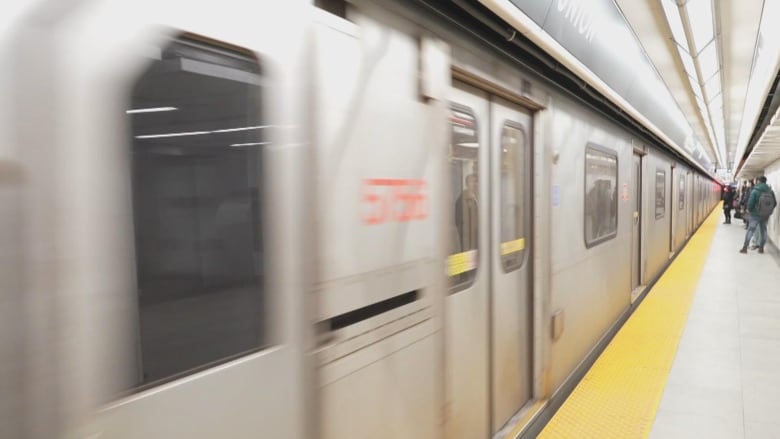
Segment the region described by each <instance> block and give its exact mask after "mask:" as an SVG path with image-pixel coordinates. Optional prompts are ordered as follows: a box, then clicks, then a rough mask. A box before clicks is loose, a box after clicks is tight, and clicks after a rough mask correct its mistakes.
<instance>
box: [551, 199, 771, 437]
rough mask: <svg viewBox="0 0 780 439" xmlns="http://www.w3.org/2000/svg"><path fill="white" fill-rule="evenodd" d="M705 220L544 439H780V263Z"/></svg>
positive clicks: (717, 219)
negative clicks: (745, 248) (744, 248)
mask: <svg viewBox="0 0 780 439" xmlns="http://www.w3.org/2000/svg"><path fill="white" fill-rule="evenodd" d="M722 222H723V214H722V211H721V210H719V209H716V210H714V211H713V213H712V214H711V215H710V216H709V217H708V218H707V220H706V221H705V223H704V224H703V225H702V226H701V227H700V228H699V230H698V231H697V233H696V234H694V236H693V237H692V238H691V240H690V241H689V242H688V244H687V245H686V247H685V248H684V249H683V250H682V251H681V252H680V254H679V255H678V257H677V258H676V259H675V261H674V262H673V263H672V264H671V265H670V267H669V268H668V269H667V271H666V272H665V273H664V274H663V275H662V277H661V278H660V279H659V281H658V282H657V283H656V285H655V286H654V287H653V288H652V290H651V291H650V292H649V294H648V295H647V297H646V298H645V300H644V301H643V302H642V304H641V305H640V306H639V308H638V309H637V310H636V311H635V312H634V314H633V315H632V316H631V317H630V318H629V320H628V321H627V322H626V324H625V325H624V326H623V328H621V330H620V331H619V332H618V334H617V335H616V336H615V338H614V339H613V340H612V342H611V343H610V344H609V346H608V347H607V348H606V349H605V350H604V352H603V353H602V354H601V356H600V357H599V359H598V360H597V361H596V363H595V364H594V365H593V367H592V368H591V369H590V371H589V372H588V373H587V374H586V375H585V377H584V378H583V380H582V381H581V382H580V384H579V385H578V386H577V387H576V388H575V390H574V391H573V392H572V394H571V395H570V396H569V398H568V399H567V400H566V402H565V403H564V404H563V405H562V406H561V408H560V409H559V410H558V412H557V413H556V414H555V416H554V417H553V418H552V419H551V420H550V422H549V423H548V424H547V426H546V427H545V429H544V430H543V431H542V433H541V434H540V436H539V437H541V438H556V439H558V438H578V439H580V438H625V439H630V438H647V437H650V438H652V439H675V438H695V437H702V438H705V437H706V438H708V439H716V438H729V439H740V438H748V439H758V438H780V262H779V261H780V257H779V256H778V255H777V253H776V251H775V250H774V249H772V250H769V247H770V246H767V250H768V251H767V253H765V254H763V255H761V254H758V253H757V252H756V251H750V252H749V253H748V254H747V255H744V254H740V253H739V252H738V250H739V249H740V247H741V246H742V241H743V239H744V236H745V229H744V228H743V227H742V222H741V221H740V220H736V221H734V223H733V224H731V225H726V224H722Z"/></svg>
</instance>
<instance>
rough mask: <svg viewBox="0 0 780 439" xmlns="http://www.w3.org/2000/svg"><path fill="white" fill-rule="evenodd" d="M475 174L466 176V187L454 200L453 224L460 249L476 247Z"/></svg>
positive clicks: (477, 221) (477, 223)
mask: <svg viewBox="0 0 780 439" xmlns="http://www.w3.org/2000/svg"><path fill="white" fill-rule="evenodd" d="M477 184H478V183H477V176H476V175H474V174H471V175H468V176H467V177H466V189H464V190H463V192H462V193H461V194H460V196H459V197H458V199H457V200H456V201H455V225H456V226H457V228H458V235H459V236H460V248H461V251H466V250H474V249H476V248H477V238H478V235H479V211H478V208H477Z"/></svg>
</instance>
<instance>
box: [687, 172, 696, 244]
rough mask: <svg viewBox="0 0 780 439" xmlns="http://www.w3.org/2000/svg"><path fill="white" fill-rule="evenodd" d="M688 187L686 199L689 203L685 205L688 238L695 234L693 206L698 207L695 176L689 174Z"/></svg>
mask: <svg viewBox="0 0 780 439" xmlns="http://www.w3.org/2000/svg"><path fill="white" fill-rule="evenodd" d="M685 178H686V180H687V183H688V184H687V185H686V193H685V195H686V196H685V198H686V199H687V203H686V205H685V216H686V218H687V219H688V230H687V233H686V237H689V236H691V233H693V206H695V205H696V203H695V200H694V198H693V175H692V174H691V173H690V172H688V173H687V175H686V177H685Z"/></svg>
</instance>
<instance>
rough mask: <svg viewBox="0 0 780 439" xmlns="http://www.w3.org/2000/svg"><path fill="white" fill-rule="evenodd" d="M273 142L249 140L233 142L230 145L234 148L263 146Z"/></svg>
mask: <svg viewBox="0 0 780 439" xmlns="http://www.w3.org/2000/svg"><path fill="white" fill-rule="evenodd" d="M270 143H271V142H249V143H233V144H231V145H230V147H232V148H241V147H242V146H261V145H268V144H270Z"/></svg>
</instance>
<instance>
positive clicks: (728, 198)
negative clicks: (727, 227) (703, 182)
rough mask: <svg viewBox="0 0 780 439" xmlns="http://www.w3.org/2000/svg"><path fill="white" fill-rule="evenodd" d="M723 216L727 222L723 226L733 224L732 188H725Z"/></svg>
mask: <svg viewBox="0 0 780 439" xmlns="http://www.w3.org/2000/svg"><path fill="white" fill-rule="evenodd" d="M722 198H723V214H724V215H726V222H724V223H723V224H731V208H732V204H733V203H734V192H732V191H731V188H730V187H728V186H725V187H724V188H723V197H722Z"/></svg>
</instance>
